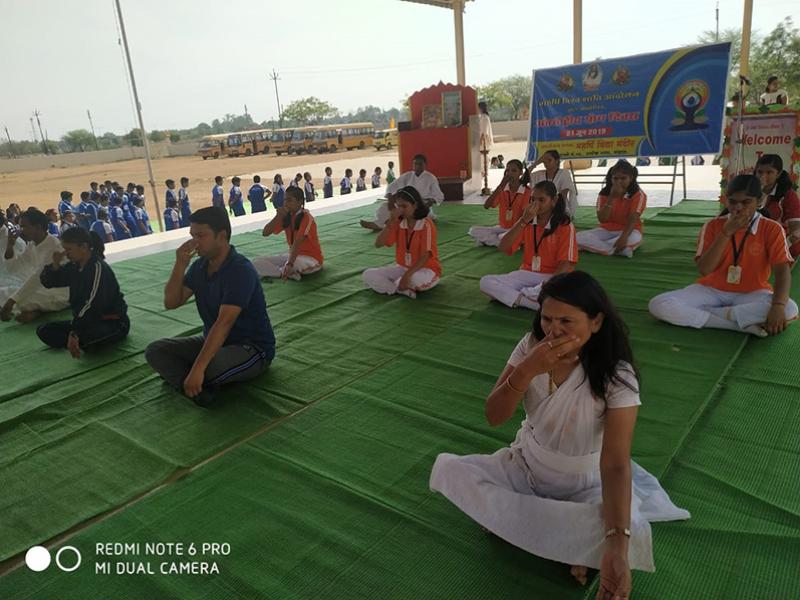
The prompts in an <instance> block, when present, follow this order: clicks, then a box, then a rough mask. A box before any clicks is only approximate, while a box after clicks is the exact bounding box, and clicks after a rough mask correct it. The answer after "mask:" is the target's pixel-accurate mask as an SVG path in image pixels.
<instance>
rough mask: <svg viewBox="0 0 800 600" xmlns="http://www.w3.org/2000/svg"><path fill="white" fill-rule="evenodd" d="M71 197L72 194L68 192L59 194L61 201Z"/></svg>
mask: <svg viewBox="0 0 800 600" xmlns="http://www.w3.org/2000/svg"><path fill="white" fill-rule="evenodd" d="M71 197H72V192H68V191H66V190H65V191H63V192H61V199H62V200H66V199H67V198H71Z"/></svg>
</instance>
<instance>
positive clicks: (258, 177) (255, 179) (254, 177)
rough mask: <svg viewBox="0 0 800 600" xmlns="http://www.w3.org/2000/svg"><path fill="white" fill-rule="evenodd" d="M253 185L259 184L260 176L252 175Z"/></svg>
mask: <svg viewBox="0 0 800 600" xmlns="http://www.w3.org/2000/svg"><path fill="white" fill-rule="evenodd" d="M253 183H261V175H253Z"/></svg>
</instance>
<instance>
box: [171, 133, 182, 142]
mask: <svg viewBox="0 0 800 600" xmlns="http://www.w3.org/2000/svg"><path fill="white" fill-rule="evenodd" d="M169 141H170V143H172V144H175V143H177V142H180V141H181V134H180V133H178V132H176V131H173V132H172V133H170V134H169Z"/></svg>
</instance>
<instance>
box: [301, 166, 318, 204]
mask: <svg viewBox="0 0 800 600" xmlns="http://www.w3.org/2000/svg"><path fill="white" fill-rule="evenodd" d="M303 195H304V196H305V200H306V202H313V201H314V200H316V199H317V192H315V191H314V180H313V179H312V178H311V173H309V172H308V171H306V172H305V173H303Z"/></svg>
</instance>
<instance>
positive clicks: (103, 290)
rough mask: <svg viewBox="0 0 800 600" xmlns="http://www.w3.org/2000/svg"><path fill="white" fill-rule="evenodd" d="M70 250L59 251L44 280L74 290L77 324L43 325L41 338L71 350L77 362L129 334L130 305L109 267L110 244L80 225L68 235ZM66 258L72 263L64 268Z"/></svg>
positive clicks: (38, 332) (64, 239)
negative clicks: (106, 252)
mask: <svg viewBox="0 0 800 600" xmlns="http://www.w3.org/2000/svg"><path fill="white" fill-rule="evenodd" d="M61 244H62V246H63V247H64V252H56V253H55V254H54V255H53V262H52V263H51V264H49V265H47V266H46V267H45V268H44V270H43V271H42V274H41V275H40V280H41V282H42V285H43V286H44V287H46V288H48V289H50V288H59V287H69V305H70V308H71V309H72V320H70V321H51V322H50V323H45V324H44V325H40V326H39V327H38V328H37V329H36V335H38V336H39V339H40V340H42V341H43V342H44V343H45V344H47V345H48V346H50V347H51V348H66V349H67V350H69V353H70V354H71V355H72V357H73V358H80V356H81V352H84V351H88V350H94V349H96V348H97V347H99V346H100V345H103V344H109V343H114V342H118V341H120V340H122V339H124V338H125V337H126V336H127V335H128V330H129V329H130V322H129V321H128V306H127V305H126V304H125V300H124V299H123V296H122V292H121V291H120V289H119V284H118V283H117V278H116V277H115V276H114V272H113V271H112V270H111V267H109V266H108V264H106V262H105V260H104V255H103V252H104V250H105V244H104V243H103V240H101V239H100V237H99V236H98V235H97V234H96V233H94V232H89V231H86V230H85V229H82V228H80V227H74V228H73V229H70V230H69V231H66V232H64V237H62V239H61ZM64 256H66V257H67V259H69V262H68V263H67V264H64V265H62V264H61V263H62V260H63V258H64Z"/></svg>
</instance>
